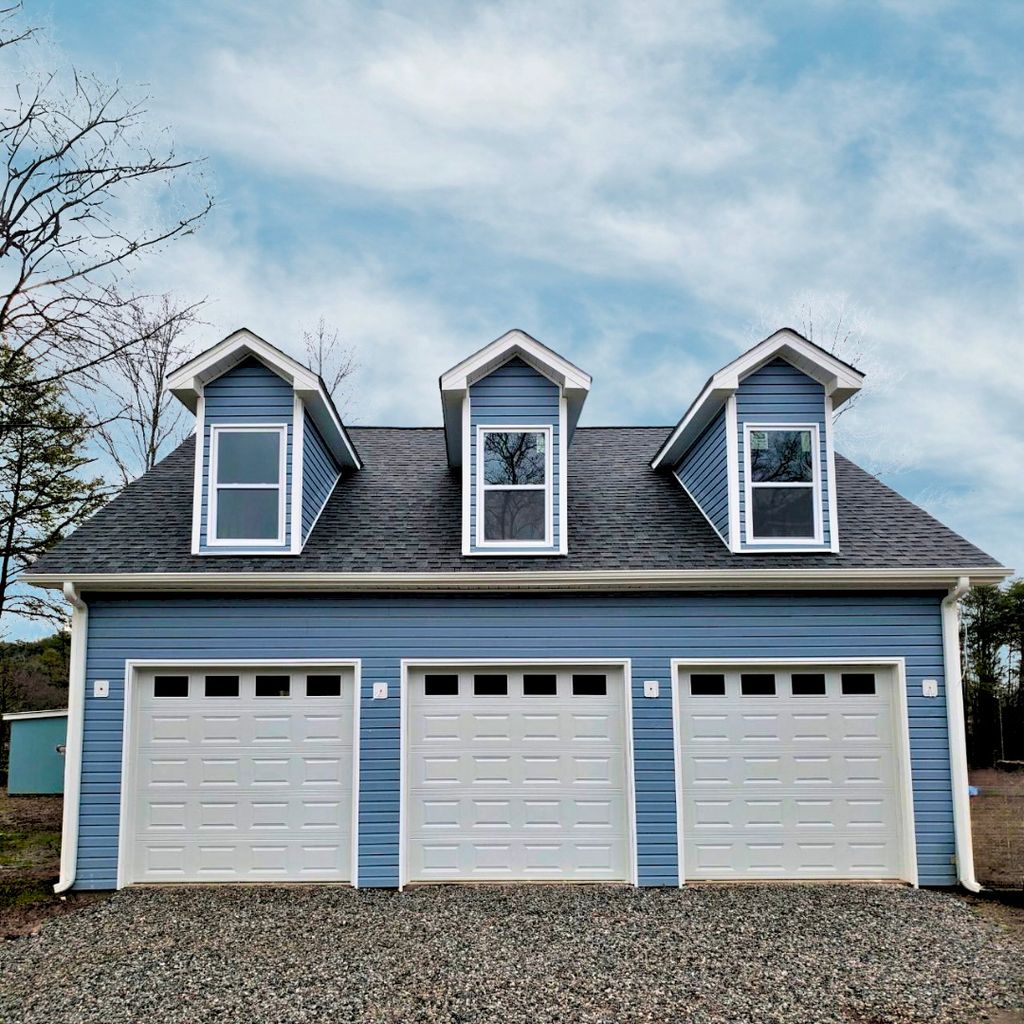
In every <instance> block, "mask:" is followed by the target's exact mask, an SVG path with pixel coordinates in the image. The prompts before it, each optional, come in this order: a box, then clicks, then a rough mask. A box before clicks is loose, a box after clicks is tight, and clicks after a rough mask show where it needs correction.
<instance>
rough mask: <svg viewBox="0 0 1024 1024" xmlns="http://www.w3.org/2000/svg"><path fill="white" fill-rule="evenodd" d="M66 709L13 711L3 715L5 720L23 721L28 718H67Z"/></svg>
mask: <svg viewBox="0 0 1024 1024" xmlns="http://www.w3.org/2000/svg"><path fill="white" fill-rule="evenodd" d="M67 717H68V709H67V708H64V709H63V710H60V711H13V712H11V713H10V714H7V715H4V721H5V722H23V721H27V720H28V719H30V718H67Z"/></svg>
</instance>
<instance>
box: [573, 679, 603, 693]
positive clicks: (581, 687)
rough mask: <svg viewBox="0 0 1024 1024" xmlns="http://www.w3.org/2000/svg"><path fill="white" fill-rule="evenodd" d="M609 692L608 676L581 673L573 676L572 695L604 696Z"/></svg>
mask: <svg viewBox="0 0 1024 1024" xmlns="http://www.w3.org/2000/svg"><path fill="white" fill-rule="evenodd" d="M607 693H608V678H607V676H603V675H592V674H586V675H583V674H580V675H573V677H572V695H573V696H574V697H604V696H606V695H607Z"/></svg>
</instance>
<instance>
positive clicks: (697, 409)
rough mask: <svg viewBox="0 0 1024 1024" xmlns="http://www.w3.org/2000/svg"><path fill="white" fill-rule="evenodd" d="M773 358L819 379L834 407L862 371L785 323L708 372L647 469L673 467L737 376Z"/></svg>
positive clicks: (857, 384)
mask: <svg viewBox="0 0 1024 1024" xmlns="http://www.w3.org/2000/svg"><path fill="white" fill-rule="evenodd" d="M774 359H784V360H785V361H786V362H787V363H790V364H792V365H793V366H795V367H796V368H797V369H798V370H800V371H802V372H803V373H805V374H807V376H808V377H810V378H811V379H812V380H816V381H817V382H818V383H819V384H821V385H822V387H823V388H824V389H825V394H826V395H827V396H828V397H830V398H831V399H832V407H833V408H834V409H835V408H838V407H839V406H840V405H842V404H843V403H844V402H846V401H848V400H849V399H851V398H852V397H853V396H854V395H855V394H856V393H857V392H858V391H860V389H861V387H862V386H863V384H864V374H862V373H861V372H860V370H858V369H857V368H856V367H854V366H851V365H850V364H849V363H846V362H843V360H842V359H839V358H837V357H836V356H834V355H833V354H832V353H831V352H828V351H827V350H826V349H823V348H822V347H821V346H820V345H816V344H815V343H814V342H813V341H811V340H809V339H808V338H805V337H804V336H803V335H802V334H800V333H799V332H798V331H794V330H793V329H792V328H791V327H783V328H782V329H781V330H778V331H776V332H775V333H774V334H772V335H770V336H769V337H767V338H765V339H764V341H761V342H758V344H756V345H755V346H754V347H753V348H751V349H748V350H747V351H746V352H744V353H743V355H741V356H739V357H737V358H736V359H734V360H733V361H732V362H731V363H727V364H726V365H725V366H723V367H722V369H720V370H719V371H718V372H717V373H715V374H713V375H712V376H711V378H710V379H709V380H708V382H707V383H706V384H705V385H704V387H703V389H702V390H701V393H700V394H699V395H698V396H697V398H696V399H695V400H694V402H693V404H692V405H691V406H690V408H689V409H687V410H686V412H685V413H684V415H683V418H682V419H681V420H680V421H679V423H678V424H677V425H676V427H675V429H674V430H673V431H672V433H671V434H670V435H669V437H668V439H667V440H666V441H665V443H664V444H663V445H662V446H661V448H659V449H658V453H657V454H656V455H655V456H654V458H653V459H652V460H651V468H652V469H659V468H666V467H670V466H673V465H674V464H675V463H676V462H677V461H678V460H679V459H680V458H681V457H682V456H683V455H684V454H685V453H686V451H687V450H688V449H689V447H690V446H691V445H692V444H693V442H694V441H695V440H696V439H697V438H698V437H700V435H701V433H702V432H703V430H704V428H705V427H707V425H708V424H709V423H710V422H711V421H712V420H713V419H714V417H715V416H716V415H717V414H718V411H719V409H721V408H722V405H723V404H724V403H725V401H726V399H727V398H728V397H729V396H730V395H733V394H735V393H736V389H737V388H738V387H739V385H740V381H742V380H743V379H744V378H745V377H749V376H750V374H752V373H756V372H757V371H758V370H760V369H761V367H762V366H766V365H767V364H768V363H770V362H771V361H772V360H774Z"/></svg>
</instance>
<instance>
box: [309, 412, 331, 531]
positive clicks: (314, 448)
mask: <svg viewBox="0 0 1024 1024" xmlns="http://www.w3.org/2000/svg"><path fill="white" fill-rule="evenodd" d="M302 416H303V425H302V436H303V447H302V540H303V542H305V540H306V538H307V537H308V536H309V531H310V530H311V529H312V528H313V523H314V522H316V517H317V516H318V515H320V510H321V509H322V508H323V507H324V502H326V501H327V499H328V498H329V497H330V494H331V491H332V490H334V485H335V484H336V483H337V482H338V475H339V474H338V466H337V463H335V461H334V457H333V456H332V455H331V453H330V452H329V451H328V450H327V445H325V444H324V439H323V438H322V437H321V436H320V431H319V430H317V429H316V426H315V425H314V423H313V421H312V420H311V419H310V418H309V413H308V412H306V411H305V410H303V413H302Z"/></svg>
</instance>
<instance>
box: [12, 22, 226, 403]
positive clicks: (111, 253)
mask: <svg viewBox="0 0 1024 1024" xmlns="http://www.w3.org/2000/svg"><path fill="white" fill-rule="evenodd" d="M19 13H20V12H19V10H18V8H7V9H6V10H4V11H0V48H3V49H4V52H5V54H9V53H10V52H11V51H12V49H13V48H14V47H15V46H16V45H31V39H32V34H33V33H32V30H31V29H29V30H19V28H18V26H17V21H18V15H19ZM21 77H22V78H23V79H24V80H23V81H20V82H18V83H17V84H16V85H14V86H13V87H12V88H11V89H10V92H9V93H8V95H6V96H3V97H0V118H2V120H0V167H2V169H3V172H4V181H3V183H2V188H0V280H3V282H4V284H3V285H2V286H0V337H2V338H3V339H4V342H5V348H4V351H3V353H2V354H0V401H2V400H3V395H4V392H5V390H7V389H10V388H13V387H17V386H19V382H23V381H24V380H25V379H26V375H25V373H24V366H23V365H22V366H21V369H20V370H19V372H18V373H12V372H11V370H12V367H13V366H14V364H15V361H18V362H19V365H20V364H21V361H25V360H27V361H28V364H29V367H30V370H31V372H30V374H29V375H28V379H30V380H31V381H32V382H33V383H34V384H35V385H45V384H46V383H48V382H51V381H56V380H59V379H62V378H64V377H69V376H72V375H73V376H75V378H76V379H77V380H78V381H79V382H82V381H90V380H91V375H92V374H93V373H94V371H95V370H96V369H97V367H99V366H101V365H102V364H103V363H105V362H106V361H108V360H110V359H112V358H113V357H114V356H115V355H116V354H117V352H118V351H120V349H121V348H123V347H129V346H130V345H132V344H133V343H134V342H135V341H137V340H140V339H135V338H130V337H126V336H124V335H123V334H121V335H117V334H116V333H114V332H113V328H114V327H115V326H116V325H117V324H118V323H120V322H121V321H123V319H124V307H125V304H126V303H129V302H131V301H132V296H131V293H130V290H125V289H124V284H125V282H126V279H127V277H128V276H129V274H130V272H131V271H132V270H133V269H134V268H135V266H136V265H137V264H138V262H139V260H140V258H141V257H143V256H144V255H146V254H147V253H148V252H150V251H152V250H155V249H156V248H157V247H159V246H161V245H162V244H163V243H166V242H168V241H170V240H172V239H175V238H179V237H181V236H183V235H187V234H189V233H191V232H192V231H194V230H195V228H196V227H197V225H198V224H199V223H200V222H201V221H202V220H203V218H204V217H205V216H206V214H207V213H208V212H209V210H210V208H211V205H212V200H211V199H210V197H209V196H208V195H206V194H205V193H203V192H200V194H199V195H198V196H196V195H194V194H193V193H192V187H194V186H195V185H196V184H197V182H196V180H195V176H194V171H195V168H194V165H193V162H192V161H190V160H187V159H180V158H178V157H177V156H176V155H175V152H174V149H173V147H172V146H170V145H169V144H168V143H167V142H166V141H164V142H163V143H162V144H161V146H160V147H159V148H156V147H153V146H152V145H151V144H150V142H149V139H148V137H147V133H146V128H145V120H146V118H145V115H146V110H145V106H144V104H143V103H142V102H140V101H137V100H134V99H132V98H130V97H129V96H128V95H126V94H125V92H124V91H123V90H122V89H121V87H120V86H119V85H118V84H114V85H112V86H110V85H106V84H104V83H103V82H101V81H99V80H98V79H96V78H94V77H91V76H88V75H83V74H79V73H78V72H72V73H71V74H70V78H69V80H67V82H66V83H65V81H64V79H62V78H61V77H60V76H58V74H57V73H54V74H51V75H48V76H44V77H42V78H41V79H36V78H35V76H32V75H28V74H26V75H23V76H21ZM157 185H159V186H161V187H162V188H163V189H164V196H163V201H162V202H161V204H160V207H161V209H162V211H163V212H162V214H161V215H160V216H161V217H162V219H163V223H160V224H157V225H155V226H152V227H150V228H148V229H146V228H143V227H135V226H130V223H129V222H130V218H128V217H127V216H126V215H125V205H124V204H125V202H126V201H127V200H130V199H133V198H135V197H148V196H150V195H151V191H152V187H153V186H157ZM182 189H184V190H185V192H186V193H187V194H185V195H182V194H181V190H182ZM172 207H173V208H174V209H173V210H171V211H170V212H169V215H168V211H169V208H172ZM119 285H120V286H119ZM164 327H165V324H163V323H153V324H151V333H152V334H153V335H155V334H157V333H158V332H159V331H160V330H162V329H163V328H164Z"/></svg>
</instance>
